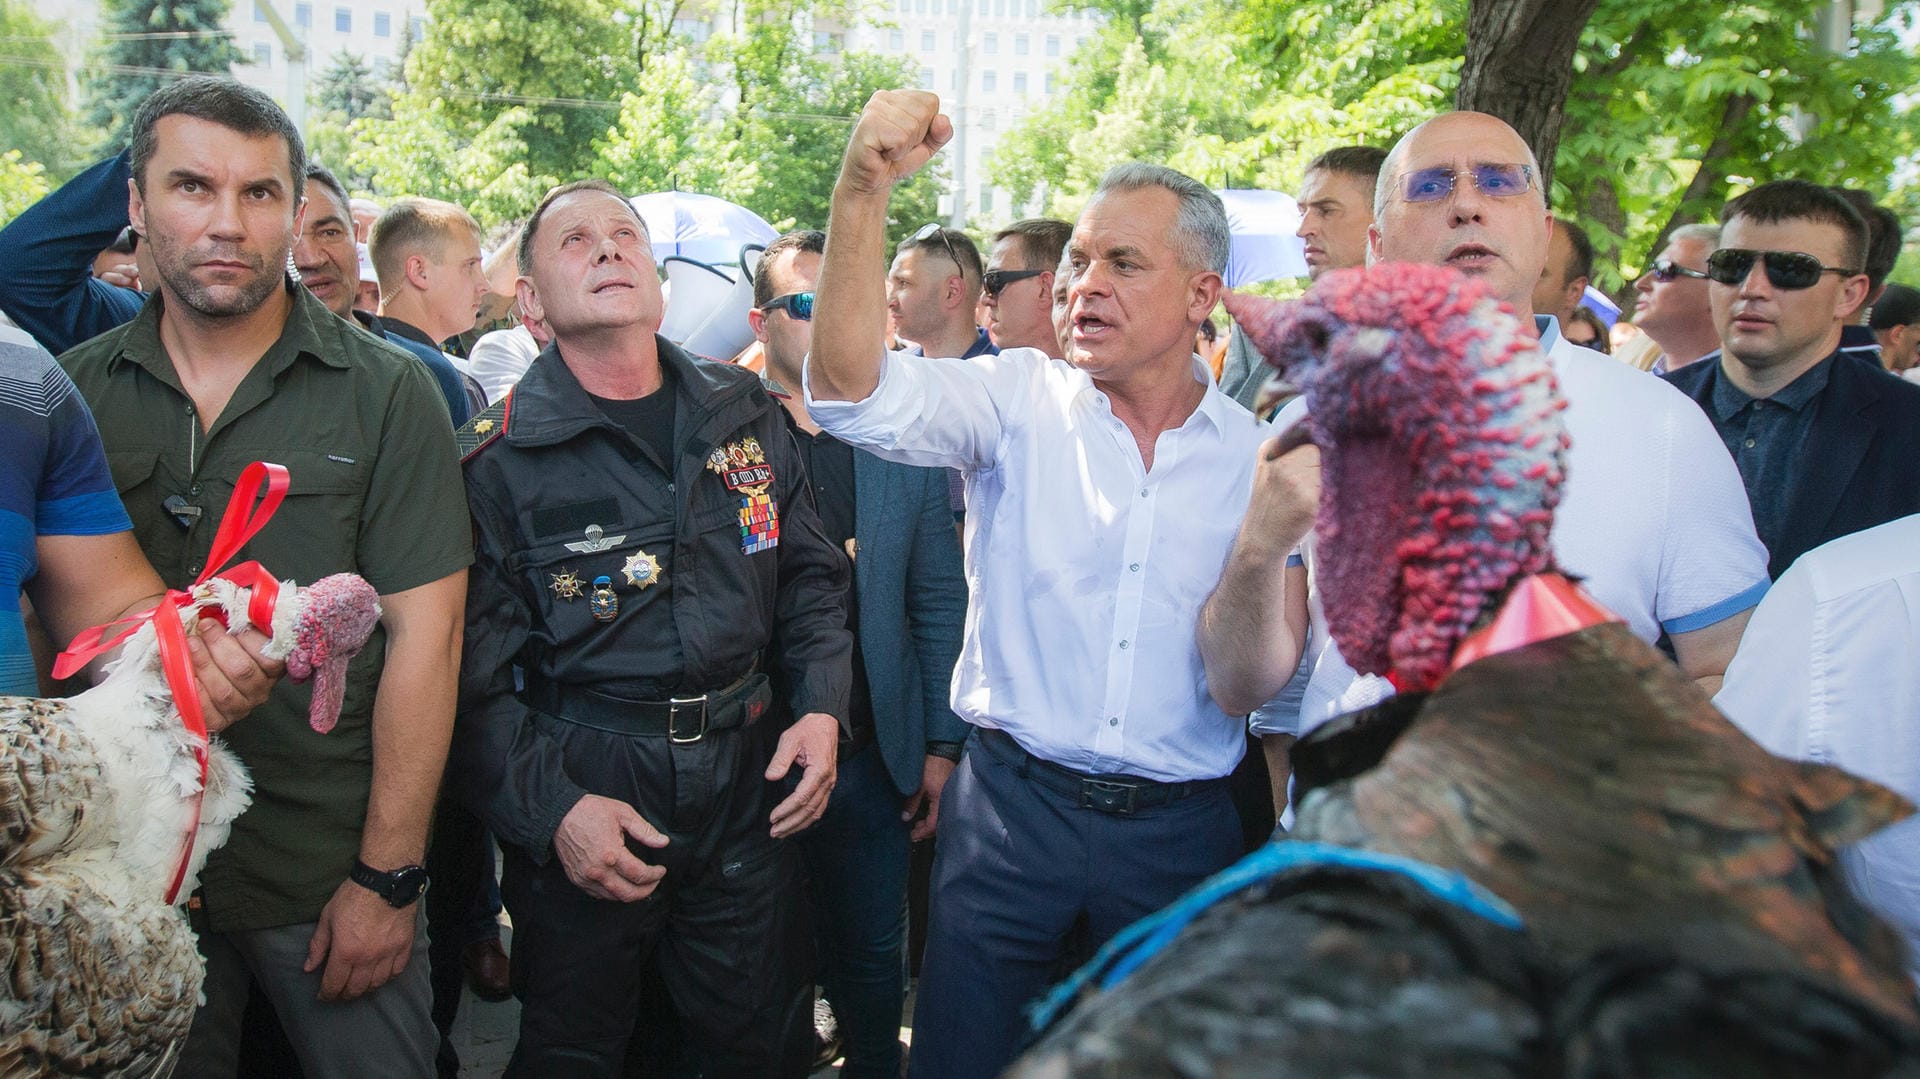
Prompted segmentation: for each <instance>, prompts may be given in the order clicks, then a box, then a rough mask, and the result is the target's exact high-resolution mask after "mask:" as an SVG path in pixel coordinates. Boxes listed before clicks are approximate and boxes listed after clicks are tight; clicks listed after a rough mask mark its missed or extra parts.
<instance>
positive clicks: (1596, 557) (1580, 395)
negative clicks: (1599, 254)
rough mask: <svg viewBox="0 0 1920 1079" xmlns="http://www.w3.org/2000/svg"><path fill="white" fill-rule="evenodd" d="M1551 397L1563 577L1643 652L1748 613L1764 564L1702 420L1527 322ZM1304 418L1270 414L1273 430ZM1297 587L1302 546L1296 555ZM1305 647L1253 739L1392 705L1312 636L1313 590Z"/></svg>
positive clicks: (1725, 460)
mask: <svg viewBox="0 0 1920 1079" xmlns="http://www.w3.org/2000/svg"><path fill="white" fill-rule="evenodd" d="M1535 322H1536V324H1538V325H1539V327H1540V338H1541V342H1542V343H1543V344H1545V345H1546V346H1547V356H1548V359H1549V360H1550V361H1551V362H1552V364H1553V372H1554V376H1555V377H1556V378H1557V379H1558V380H1559V383H1560V392H1561V395H1562V396H1564V397H1565V398H1566V400H1567V410H1566V411H1565V412H1564V413H1562V416H1563V417H1564V419H1565V422H1566V425H1567V434H1568V436H1569V438H1570V439H1571V441H1572V445H1571V447H1570V448H1569V450H1568V452H1567V480H1566V485H1565V486H1564V487H1563V488H1562V489H1561V499H1560V505H1559V506H1558V507H1557V508H1556V509H1555V511H1554V521H1553V555H1554V560H1555V561H1556V562H1557V563H1558V564H1559V567H1560V569H1562V570H1563V571H1565V572H1567V573H1569V574H1573V575H1576V576H1579V577H1581V578H1584V580H1583V581H1582V584H1583V585H1584V586H1585V587H1586V589H1587V591H1589V592H1591V593H1592V594H1593V596H1594V598H1595V599H1597V600H1599V601H1600V602H1601V604H1603V605H1604V606H1606V608H1607V609H1608V610H1611V611H1613V612H1614V613H1615V614H1618V615H1619V616H1620V617H1621V618H1623V619H1625V620H1626V622H1627V625H1628V626H1629V627H1631V628H1632V630H1633V632H1634V634H1635V635H1637V636H1638V637H1640V638H1641V639H1642V640H1644V641H1646V642H1648V643H1649V644H1651V643H1652V642H1654V641H1656V640H1658V639H1659V637H1660V634H1661V631H1663V630H1664V631H1665V632H1667V633H1669V634H1673V633H1686V632H1689V631H1692V630H1698V629H1704V628H1706V627H1707V626H1711V625H1713V624H1715V623H1717V622H1720V621H1723V620H1725V619H1727V618H1731V617H1732V616H1734V615H1736V614H1739V613H1740V612H1741V611H1744V610H1747V609H1748V608H1751V607H1753V606H1754V605H1755V604H1757V603H1759V602H1760V597H1761V596H1763V595H1765V594H1766V591H1767V552H1766V548H1765V547H1764V546H1762V545H1761V543H1760V540H1759V537H1758V536H1757V535H1755V533H1754V530H1753V511H1752V510H1751V509H1750V508H1749V507H1748V505H1747V492H1746V488H1745V487H1744V486H1742V485H1741V482H1740V473H1739V470H1738V469H1736V468H1735V467H1734V464H1733V458H1732V457H1730V456H1728V454H1727V448H1726V445H1725V444H1724V443H1723V442H1721V441H1720V436H1719V435H1718V434H1716V433H1715V432H1714V429H1713V425H1712V424H1711V423H1710V422H1708V420H1707V416H1706V413H1704V412H1702V411H1701V410H1700V406H1699V405H1697V404H1695V403H1694V402H1693V401H1692V400H1691V399H1690V398H1688V397H1687V396H1686V395H1685V394H1683V393H1681V392H1680V391H1679V390H1676V389H1674V388H1673V387H1672V386H1671V385H1668V384H1667V382H1666V380H1665V379H1662V378H1658V377H1656V376H1653V375H1649V374H1647V373H1646V372H1644V371H1637V370H1635V369H1633V368H1631V367H1628V366H1627V365H1626V364H1623V363H1619V362H1617V361H1615V360H1612V359H1610V358H1608V357H1607V356H1604V355H1602V354H1600V353H1598V352H1595V351H1593V350H1592V349H1588V348H1582V347H1580V346H1579V345H1575V344H1573V343H1571V342H1569V341H1568V340H1567V339H1566V338H1564V337H1562V336H1560V332H1559V327H1558V325H1557V324H1556V323H1555V322H1554V320H1553V319H1552V318H1551V317H1549V316H1541V317H1539V318H1536V319H1535ZM1305 414H1306V410H1305V403H1304V401H1296V402H1294V403H1293V404H1290V405H1288V406H1287V409H1286V410H1285V411H1283V412H1282V413H1281V415H1280V416H1279V418H1278V421H1277V424H1278V426H1279V427H1280V428H1281V429H1284V428H1286V427H1288V426H1290V425H1291V424H1293V423H1296V422H1298V421H1299V418H1300V417H1301V416H1304V415H1305ZM1302 553H1303V555H1304V557H1305V559H1306V563H1307V572H1308V577H1309V581H1310V582H1311V581H1312V579H1313V577H1314V563H1315V558H1314V552H1313V541H1312V538H1311V537H1309V539H1308V541H1307V542H1306V543H1305V544H1303V545H1302ZM1309 597H1310V599H1309V619H1310V621H1311V622H1312V635H1311V637H1310V640H1311V641H1312V642H1313V647H1315V648H1317V649H1318V650H1319V655H1318V657H1317V658H1316V661H1315V665H1314V672H1313V676H1312V677H1311V678H1310V679H1309V680H1308V682H1307V687H1306V691H1305V694H1304V696H1303V699H1302V701H1301V704H1300V710H1299V713H1298V716H1297V718H1295V717H1291V716H1288V715H1286V714H1285V713H1284V712H1283V711H1282V710H1281V709H1280V708H1278V707H1276V708H1273V709H1267V708H1262V709H1261V710H1259V711H1256V712H1255V713H1254V716H1253V727H1254V729H1255V730H1256V731H1261V732H1266V733H1289V734H1305V733H1307V732H1308V731H1310V730H1312V729H1313V728H1314V727H1317V726H1319V725H1320V724H1321V723H1324V722H1326V721H1327V720H1329V719H1332V718H1333V717H1334V716H1337V715H1340V714H1341V713H1343V712H1348V711H1352V710H1353V709H1355V708H1361V707H1365V706H1366V705H1369V704H1373V703H1375V702H1377V701H1380V700H1383V699H1385V698H1386V697H1388V696H1391V695H1392V693H1393V688H1392V686H1391V685H1389V684H1388V683H1387V681H1386V679H1384V678H1379V677H1375V676H1366V677H1362V676H1359V675H1357V674H1356V673H1355V672H1354V670H1353V668H1351V667H1349V666H1348V665H1347V662H1346V660H1345V659H1344V658H1343V657H1342V656H1341V655H1340V650H1339V648H1338V647H1337V646H1336V645H1335V644H1334V643H1333V641H1332V639H1331V638H1330V637H1329V636H1328V635H1327V633H1326V621H1325V615H1324V613H1323V612H1322V611H1321V608H1320V606H1319V597H1318V592H1317V589H1315V590H1312V591H1310V592H1309Z"/></svg>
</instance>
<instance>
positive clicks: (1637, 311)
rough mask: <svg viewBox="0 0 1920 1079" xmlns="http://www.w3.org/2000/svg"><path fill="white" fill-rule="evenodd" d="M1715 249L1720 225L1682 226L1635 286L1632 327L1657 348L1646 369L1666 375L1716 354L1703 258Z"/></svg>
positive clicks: (1717, 332)
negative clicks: (1637, 329) (1638, 329)
mask: <svg viewBox="0 0 1920 1079" xmlns="http://www.w3.org/2000/svg"><path fill="white" fill-rule="evenodd" d="M1719 246H1720V226H1718V225H1682V226H1680V227H1679V228H1677V229H1674V230H1673V233H1672V234H1671V235H1669V236H1668V237H1667V246H1666V247H1664V248H1661V250H1660V254H1659V256H1658V257H1656V258H1655V259H1654V260H1653V265H1651V266H1649V267H1648V268H1647V272H1646V273H1643V274H1641V275H1640V279H1639V280H1637V281H1635V282H1634V283H1633V292H1634V300H1633V324H1634V325H1635V326H1638V327H1640V332H1641V333H1644V334H1646V335H1647V337H1648V338H1649V339H1650V340H1652V341H1653V343H1654V344H1655V345H1657V346H1658V347H1659V351H1658V352H1656V353H1651V354H1649V356H1648V364H1647V365H1646V366H1644V367H1643V369H1644V370H1650V371H1652V372H1653V373H1654V374H1656V375H1664V374H1666V373H1667V372H1668V371H1678V370H1679V369H1680V368H1682V367H1685V366H1687V365H1688V364H1690V363H1695V362H1698V361H1700V360H1703V359H1705V358H1707V357H1708V356H1711V355H1713V354H1714V353H1716V352H1718V351H1720V329H1719V327H1717V326H1715V325H1714V322H1713V309H1712V308H1711V307H1710V306H1708V303H1707V256H1708V255H1709V254H1711V253H1712V252H1713V249H1714V248H1716V247H1719Z"/></svg>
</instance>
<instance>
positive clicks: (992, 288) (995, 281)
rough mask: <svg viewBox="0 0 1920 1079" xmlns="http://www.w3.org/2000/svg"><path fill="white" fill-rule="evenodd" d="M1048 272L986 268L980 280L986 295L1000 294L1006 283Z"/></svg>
mask: <svg viewBox="0 0 1920 1079" xmlns="http://www.w3.org/2000/svg"><path fill="white" fill-rule="evenodd" d="M1048 272H1050V271H1047V270H988V271H987V272H986V273H984V274H982V275H981V277H980V281H981V284H983V285H985V286H986V289H987V295H989V296H998V295H1000V290H1001V289H1003V288H1006V287H1007V286H1008V285H1011V284H1013V283H1014V282H1015V281H1025V280H1026V279H1027V278H1029V277H1039V276H1040V275H1041V274H1043V273H1048Z"/></svg>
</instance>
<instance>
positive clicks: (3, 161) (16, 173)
mask: <svg viewBox="0 0 1920 1079" xmlns="http://www.w3.org/2000/svg"><path fill="white" fill-rule="evenodd" d="M46 173H47V170H46V167H45V166H43V165H41V164H40V162H38V161H28V160H26V158H25V156H24V155H22V154H21V152H20V151H18V150H8V151H6V152H5V153H0V226H4V225H5V224H6V223H7V222H9V221H12V220H13V219H14V218H15V217H18V216H19V214H20V211H22V210H24V209H26V208H27V207H29V206H32V205H33V204H34V203H36V202H39V201H40V200H41V199H43V198H45V197H46V194H47V192H49V191H51V190H53V188H52V186H51V185H49V184H48V183H47V175H46Z"/></svg>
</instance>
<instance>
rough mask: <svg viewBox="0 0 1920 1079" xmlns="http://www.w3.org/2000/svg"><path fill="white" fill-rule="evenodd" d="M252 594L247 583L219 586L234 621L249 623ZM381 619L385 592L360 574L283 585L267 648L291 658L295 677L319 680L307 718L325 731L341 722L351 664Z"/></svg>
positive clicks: (267, 651) (279, 656) (271, 653)
mask: <svg viewBox="0 0 1920 1079" xmlns="http://www.w3.org/2000/svg"><path fill="white" fill-rule="evenodd" d="M211 583H212V584H213V585H216V586H217V585H220V584H222V583H224V582H221V581H219V580H217V579H216V580H215V581H213V582H211ZM247 596H248V593H247V592H246V590H245V589H237V588H228V589H224V590H218V591H216V592H215V598H216V599H217V601H218V602H219V604H220V607H221V608H222V609H223V610H224V611H225V613H226V618H227V624H228V626H229V627H233V626H237V625H244V624H245V618H246V603H247ZM379 624H380V596H379V594H378V593H377V592H375V591H374V590H373V586H372V585H370V584H368V583H367V582H366V581H365V580H364V579H362V578H361V577H359V576H358V575H356V574H352V573H336V574H334V575H333V576H331V577H322V578H320V579H319V580H317V581H315V582H313V583H312V584H310V585H308V586H306V587H305V588H295V587H293V586H292V585H291V584H290V583H289V584H287V585H285V586H283V587H282V589H281V591H280V602H279V603H278V604H277V605H276V606H275V608H274V612H273V626H272V627H271V628H272V639H271V640H269V641H268V642H267V645H266V647H264V648H262V649H261V652H262V654H264V655H266V656H267V657H268V658H270V659H283V660H285V661H286V663H287V679H288V680H289V681H292V682H296V683H299V682H306V681H307V680H309V679H311V680H312V681H313V703H312V704H311V705H309V707H308V711H307V722H308V723H309V724H311V725H312V727H313V729H314V730H316V731H318V732H320V733H321V734H325V733H327V732H328V731H331V730H332V729H333V725H334V724H335V723H337V722H339V719H340V709H341V706H342V704H343V701H344V698H345V695H346V688H347V664H349V663H351V662H352V661H353V657H355V656H357V655H359V654H360V649H362V648H363V647H365V646H366V643H367V641H368V639H369V638H371V637H372V636H373V630H374V627H375V626H377V625H379Z"/></svg>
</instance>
